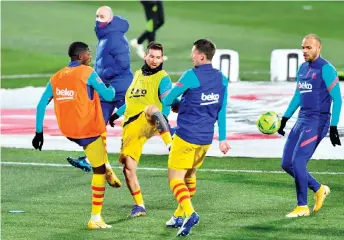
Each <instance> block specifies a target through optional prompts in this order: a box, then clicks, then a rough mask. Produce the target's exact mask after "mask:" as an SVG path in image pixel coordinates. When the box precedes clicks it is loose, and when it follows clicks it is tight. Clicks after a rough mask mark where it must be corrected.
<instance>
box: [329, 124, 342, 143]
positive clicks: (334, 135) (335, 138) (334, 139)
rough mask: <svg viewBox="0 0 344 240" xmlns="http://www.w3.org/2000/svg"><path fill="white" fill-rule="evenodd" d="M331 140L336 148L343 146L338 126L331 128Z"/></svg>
mask: <svg viewBox="0 0 344 240" xmlns="http://www.w3.org/2000/svg"><path fill="white" fill-rule="evenodd" d="M330 140H331V143H332V145H333V146H334V147H335V146H336V145H338V146H341V143H340V139H339V134H338V130H337V126H330Z"/></svg>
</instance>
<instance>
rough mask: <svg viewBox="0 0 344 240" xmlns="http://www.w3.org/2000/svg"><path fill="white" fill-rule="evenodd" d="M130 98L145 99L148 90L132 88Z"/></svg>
mask: <svg viewBox="0 0 344 240" xmlns="http://www.w3.org/2000/svg"><path fill="white" fill-rule="evenodd" d="M130 94H131V95H130V97H129V98H133V97H144V96H146V94H147V90H146V89H140V88H132V89H131V91H130Z"/></svg>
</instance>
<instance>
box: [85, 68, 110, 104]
mask: <svg viewBox="0 0 344 240" xmlns="http://www.w3.org/2000/svg"><path fill="white" fill-rule="evenodd" d="M87 85H89V86H91V87H92V88H94V90H96V91H97V92H98V94H99V95H100V96H102V97H103V98H104V99H105V101H108V102H111V101H112V100H113V99H114V98H115V94H116V92H115V89H114V88H113V87H112V86H109V87H108V88H107V87H106V86H105V84H104V83H103V81H102V80H101V79H100V77H99V76H98V74H97V73H96V72H95V71H93V72H92V73H91V75H90V76H89V78H88V81H87Z"/></svg>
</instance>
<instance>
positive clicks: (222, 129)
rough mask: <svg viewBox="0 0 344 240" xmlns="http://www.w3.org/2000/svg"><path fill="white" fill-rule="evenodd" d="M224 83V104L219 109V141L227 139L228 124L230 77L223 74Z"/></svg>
mask: <svg viewBox="0 0 344 240" xmlns="http://www.w3.org/2000/svg"><path fill="white" fill-rule="evenodd" d="M222 84H223V86H225V94H224V96H223V101H222V106H221V109H220V111H219V115H218V119H217V124H218V127H219V141H223V140H226V138H227V136H226V134H227V129H226V127H227V125H226V111H227V99H228V78H226V77H225V76H222Z"/></svg>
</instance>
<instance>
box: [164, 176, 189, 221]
mask: <svg viewBox="0 0 344 240" xmlns="http://www.w3.org/2000/svg"><path fill="white" fill-rule="evenodd" d="M170 188H171V190H172V193H173V195H174V198H175V199H176V200H177V202H178V203H179V204H180V205H181V207H182V209H183V210H184V212H185V215H186V217H189V216H190V215H191V214H192V213H193V212H194V211H195V210H194V208H193V206H192V203H191V199H190V193H189V189H188V188H187V187H186V185H185V182H184V179H172V180H171V181H170Z"/></svg>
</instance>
